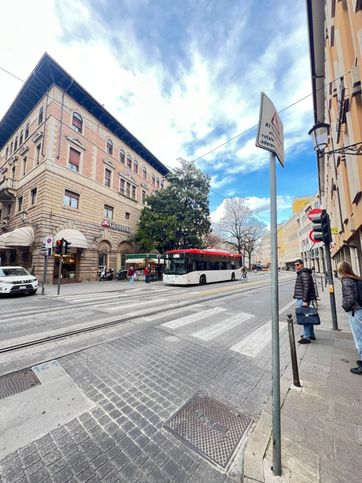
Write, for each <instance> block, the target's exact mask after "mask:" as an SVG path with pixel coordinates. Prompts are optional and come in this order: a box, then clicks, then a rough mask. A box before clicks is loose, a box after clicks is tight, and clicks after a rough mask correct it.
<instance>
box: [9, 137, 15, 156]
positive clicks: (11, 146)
mask: <svg viewBox="0 0 362 483" xmlns="http://www.w3.org/2000/svg"><path fill="white" fill-rule="evenodd" d="M13 146H14V145H13V142H12V141H11V144H10V156H11V155H12V154H13Z"/></svg>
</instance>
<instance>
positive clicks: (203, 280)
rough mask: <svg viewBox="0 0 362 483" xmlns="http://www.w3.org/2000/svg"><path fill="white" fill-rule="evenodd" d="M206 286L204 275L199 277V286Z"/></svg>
mask: <svg viewBox="0 0 362 483" xmlns="http://www.w3.org/2000/svg"><path fill="white" fill-rule="evenodd" d="M205 284H206V276H205V275H201V277H200V285H205Z"/></svg>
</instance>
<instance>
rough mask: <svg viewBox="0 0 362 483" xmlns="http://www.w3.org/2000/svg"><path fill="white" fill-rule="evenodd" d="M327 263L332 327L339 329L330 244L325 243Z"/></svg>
mask: <svg viewBox="0 0 362 483" xmlns="http://www.w3.org/2000/svg"><path fill="white" fill-rule="evenodd" d="M324 250H325V257H326V265H327V274H326V275H327V280H328V285H329V287H328V291H329V302H330V304H331V313H332V328H333V330H339V328H338V321H337V310H336V298H335V295H334V282H333V272H332V262H331V251H330V248H329V244H327V243H326V244H325V245H324Z"/></svg>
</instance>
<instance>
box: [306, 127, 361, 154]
mask: <svg viewBox="0 0 362 483" xmlns="http://www.w3.org/2000/svg"><path fill="white" fill-rule="evenodd" d="M330 128H331V126H330V125H329V124H327V123H326V122H317V123H316V124H315V125H314V126H313V127H312V129H310V130H309V132H308V134H309V135H310V136H311V137H312V141H313V146H314V149H315V151H317V153H318V154H320V155H322V154H326V155H327V156H332V154H344V155H348V154H350V155H351V154H354V155H355V156H362V141H360V142H358V143H354V144H350V145H349V146H343V147H342V148H336V149H333V150H331V151H326V149H327V146H328V136H329V131H330Z"/></svg>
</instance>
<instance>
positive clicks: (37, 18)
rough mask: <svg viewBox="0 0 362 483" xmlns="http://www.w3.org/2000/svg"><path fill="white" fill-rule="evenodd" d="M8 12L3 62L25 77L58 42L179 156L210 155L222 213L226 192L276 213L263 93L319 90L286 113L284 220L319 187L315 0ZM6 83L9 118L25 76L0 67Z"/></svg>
mask: <svg viewBox="0 0 362 483" xmlns="http://www.w3.org/2000/svg"><path fill="white" fill-rule="evenodd" d="M35 5H36V7H35ZM19 11H22V12H23V15H18V12H19ZM39 12H43V13H42V15H40V14H39ZM2 16H3V17H5V18H3V19H2V20H3V21H2V29H1V30H0V45H1V46H2V48H1V49H0V66H1V67H3V68H5V69H7V70H9V71H11V72H13V73H14V74H16V75H18V76H19V77H21V78H23V79H25V78H26V77H27V76H28V75H29V73H30V72H31V70H32V69H33V67H34V66H35V64H36V62H37V61H38V60H39V58H40V57H41V55H42V54H43V52H44V51H47V52H49V54H50V55H52V56H53V57H54V58H55V59H56V60H57V61H58V62H59V63H60V64H61V65H62V66H63V67H64V68H65V69H66V70H67V71H68V72H69V73H70V74H71V75H72V76H73V77H75V79H77V81H79V82H80V83H81V84H82V85H83V86H84V87H85V88H86V89H87V90H88V91H89V92H90V93H91V94H92V95H93V96H94V97H95V98H96V99H97V100H98V101H99V102H101V103H102V104H104V105H105V107H106V108H107V109H108V110H109V111H110V112H111V113H112V114H113V115H115V116H116V117H117V119H119V121H120V122H121V123H123V124H124V125H125V126H126V127H127V128H128V129H129V130H130V131H131V132H132V133H133V134H134V135H136V136H137V137H138V138H139V139H140V140H141V141H142V142H143V143H144V144H145V145H146V146H147V147H148V148H149V149H150V150H151V151H152V152H153V153H154V154H155V155H156V156H157V157H158V158H159V159H160V160H161V161H162V162H163V163H165V164H166V165H167V166H169V167H171V168H172V167H174V166H176V164H177V161H176V160H177V158H179V157H184V158H186V159H190V160H194V159H198V161H197V165H198V166H199V167H200V168H201V169H202V170H203V171H205V172H206V173H208V174H209V175H210V176H211V178H212V193H211V196H210V208H211V211H212V218H213V219H214V220H217V219H218V218H219V217H220V216H221V214H222V203H223V200H224V198H223V196H224V197H227V198H228V197H235V196H241V197H245V198H247V203H248V205H249V206H250V208H251V209H253V210H254V212H255V213H256V215H257V216H258V217H259V219H260V220H264V221H265V222H267V221H268V218H269V212H268V203H269V156H268V152H266V151H262V150H260V149H258V148H256V147H255V135H256V128H255V127H254V126H256V124H257V122H258V117H259V101H260V92H261V91H264V92H265V93H266V94H267V95H268V96H269V97H270V98H271V99H272V100H273V102H274V104H275V106H276V107H277V109H278V110H282V109H285V108H286V107H288V106H290V105H292V104H294V103H295V102H296V101H298V100H300V99H303V98H304V97H305V96H307V97H306V98H305V99H304V100H302V101H300V102H297V103H296V104H295V105H294V106H292V107H290V108H288V109H285V110H283V112H282V113H281V118H282V121H283V123H284V133H285V152H286V161H285V168H284V169H282V168H281V167H278V170H277V175H278V182H277V183H278V196H279V198H278V217H279V221H282V220H285V219H287V218H288V217H289V216H290V214H291V209H290V208H291V202H292V199H293V198H294V197H295V196H304V195H313V194H314V193H316V192H317V189H318V187H317V174H316V163H315V156H314V153H313V150H312V146H311V141H310V139H309V136H308V134H307V133H308V130H309V129H310V127H311V126H312V124H313V117H312V97H311V95H309V96H308V94H311V81H310V63H309V51H308V38H307V22H306V12H305V4H304V2H292V1H290V0H289V1H285V0H243V1H240V0H198V2H195V1H194V0H173V1H170V0H93V1H89V0H88V1H86V0H84V1H83V0H73V1H70V0H62V1H56V0H35V1H34V2H28V1H26V0H13V1H12V2H11V3H10V2H9V3H8V4H7V8H6V11H5V12H4V9H3V12H2ZM15 19H16V32H17V34H16V35H14V32H13V25H14V20H15ZM9 39H11V41H10V40H9ZM0 84H1V86H2V89H1V92H0V117H1V116H2V115H3V114H4V112H5V111H6V109H7V108H8V107H9V105H10V104H11V102H12V100H13V99H14V97H15V96H16V94H17V92H18V91H19V89H20V87H21V83H20V82H19V81H17V80H15V79H14V78H11V77H9V76H8V75H6V74H5V73H4V72H2V71H0ZM244 131H247V132H246V133H245V134H244V135H241V136H239V137H237V138H236V139H235V140H233V141H231V142H229V143H227V144H225V145H224V146H223V147H221V148H219V149H216V150H213V149H214V148H215V147H216V146H219V145H221V144H223V143H225V142H226V141H227V140H229V139H231V138H233V137H234V136H236V135H238V134H239V133H242V132H244ZM211 150H213V151H212V152H211V153H209V154H207V155H205V153H208V152H209V151H211ZM220 195H222V196H220Z"/></svg>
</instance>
